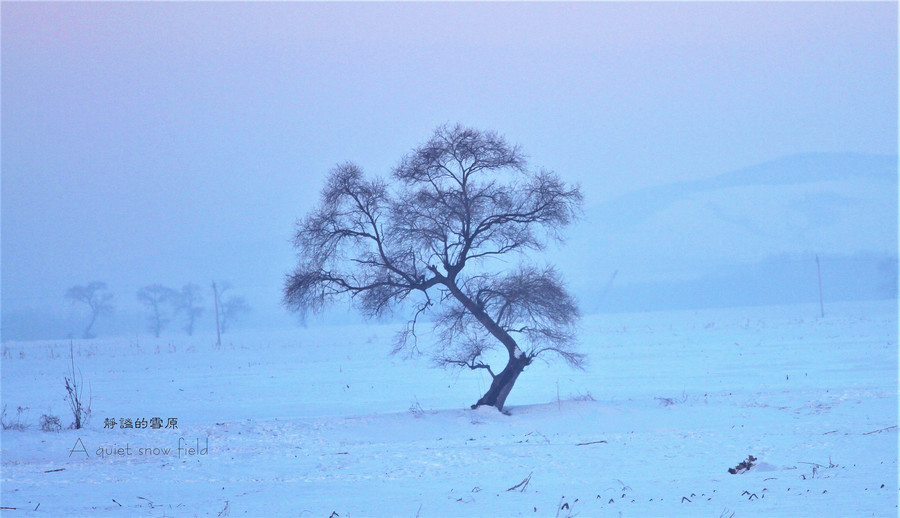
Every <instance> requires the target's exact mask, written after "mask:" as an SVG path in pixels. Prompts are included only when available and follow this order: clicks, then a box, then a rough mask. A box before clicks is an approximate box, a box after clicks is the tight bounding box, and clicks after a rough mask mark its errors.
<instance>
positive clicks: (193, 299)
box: [176, 283, 203, 336]
mask: <svg viewBox="0 0 900 518" xmlns="http://www.w3.org/2000/svg"><path fill="white" fill-rule="evenodd" d="M202 303H203V295H202V294H201V288H200V286H199V285H198V284H193V283H190V284H185V285H184V286H182V287H181V293H180V294H179V297H178V306H177V308H176V311H177V312H179V313H182V314H184V319H185V323H184V327H183V328H182V329H184V332H185V333H187V334H188V335H189V336H192V335H193V334H194V324H195V323H196V322H197V319H198V318H200V315H202V314H203V306H202Z"/></svg>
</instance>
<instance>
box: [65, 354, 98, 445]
mask: <svg viewBox="0 0 900 518" xmlns="http://www.w3.org/2000/svg"><path fill="white" fill-rule="evenodd" d="M69 358H70V359H71V370H70V371H69V376H66V377H65V380H66V401H67V402H68V403H69V409H70V410H71V411H72V417H73V418H74V419H75V420H74V421H73V422H72V424H71V425H70V426H69V428H73V429H75V430H79V429H81V428H83V427H84V425H86V424H87V422H88V420H89V419H90V417H91V401H92V399H93V397H92V396H88V400H87V404H85V401H84V395H83V391H84V380H83V378H82V376H81V371H80V370H79V371H78V381H77V382H76V381H75V351H74V348H73V346H72V343H71V342H69Z"/></svg>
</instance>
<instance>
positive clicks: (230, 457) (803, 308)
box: [0, 301, 900, 518]
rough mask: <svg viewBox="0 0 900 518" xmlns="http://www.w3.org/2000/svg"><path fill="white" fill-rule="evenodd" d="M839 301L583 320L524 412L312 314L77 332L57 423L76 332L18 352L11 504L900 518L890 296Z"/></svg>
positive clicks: (8, 446)
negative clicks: (152, 332) (170, 328)
mask: <svg viewBox="0 0 900 518" xmlns="http://www.w3.org/2000/svg"><path fill="white" fill-rule="evenodd" d="M825 309H826V311H827V314H826V316H825V317H824V318H817V317H818V311H819V308H818V306H817V305H815V306H812V305H797V306H786V307H762V308H745V309H728V310H709V311H684V312H660V313H644V314H616V315H595V316H588V317H586V318H585V319H584V321H583V326H582V335H581V336H582V350H583V351H584V352H586V353H588V355H589V360H590V364H589V365H588V367H587V369H586V370H584V371H572V370H569V369H567V368H566V367H564V366H562V365H546V364H543V363H538V364H535V365H533V366H531V367H529V369H528V370H526V371H525V373H524V374H523V375H522V376H521V377H520V378H519V382H518V384H517V385H516V387H515V389H514V390H513V392H512V393H511V395H510V397H509V400H508V401H507V408H508V410H509V411H510V414H511V415H503V414H500V413H499V412H496V411H494V410H493V409H484V408H482V409H478V410H470V409H468V405H469V404H471V403H472V402H474V401H475V400H476V399H477V398H478V397H479V396H480V395H481V391H482V390H484V389H485V388H486V385H487V381H488V380H487V378H486V374H485V373H483V372H482V371H477V372H469V371H466V372H459V371H441V370H435V369H432V368H430V365H429V361H428V359H427V358H424V357H422V358H414V359H409V360H407V359H403V358H398V357H392V356H390V355H389V354H388V351H389V350H390V343H391V339H392V337H393V333H394V331H395V330H396V326H390V325H368V326H344V327H311V328H308V329H303V328H297V329H291V330H286V331H272V332H265V333H264V332H256V333H253V334H250V333H247V334H240V333H234V334H229V335H226V339H225V340H224V342H225V345H224V346H223V347H221V348H218V349H217V348H216V347H214V345H213V342H214V341H213V340H212V339H211V338H210V337H209V336H203V337H194V338H187V337H184V336H181V335H174V334H173V335H172V336H171V337H163V338H161V339H151V338H148V337H145V336H141V337H136V338H130V339H128V338H126V339H119V340H102V339H100V340H91V341H75V342H74V344H73V350H74V360H75V364H76V368H77V370H78V371H80V373H81V375H82V376H83V380H84V384H85V386H86V387H89V389H88V388H86V390H85V394H86V395H88V393H89V394H90V395H91V396H92V399H91V401H92V411H93V413H92V419H91V421H90V422H89V424H88V426H87V428H85V429H81V430H62V431H60V432H42V431H41V430H40V426H39V424H38V422H39V420H40V418H41V416H42V415H43V414H47V415H56V416H59V417H60V418H61V420H62V421H63V424H64V425H68V424H69V422H71V413H70V412H69V411H68V409H67V404H66V402H65V401H64V397H65V387H64V379H63V378H64V376H65V375H66V373H67V371H68V369H69V361H70V360H69V347H70V344H69V342H68V341H47V342H6V343H4V344H3V346H2V402H3V405H5V406H6V407H7V415H6V416H5V418H4V419H5V421H6V422H7V424H10V423H14V422H15V421H16V420H17V419H18V421H19V422H21V423H22V424H25V425H27V428H26V429H25V430H24V431H20V430H12V429H10V430H4V431H3V432H2V445H0V448H2V502H0V506H2V507H4V510H3V511H2V515H3V516H4V517H6V516H11V517H17V516H54V517H57V516H148V517H163V516H166V517H192V516H214V517H219V516H231V517H235V516H251V517H259V516H290V517H306V516H309V517H323V518H327V517H329V516H332V517H333V516H339V517H341V518H347V517H366V516H371V517H387V516H397V517H410V518H412V517H415V516H420V517H442V516H466V517H469V516H486V517H501V516H538V517H563V516H576V515H578V516H583V517H586V516H591V517H594V516H596V517H604V516H612V517H618V516H626V517H627V516H634V517H653V516H667V517H668V516H690V517H698V516H702V517H712V518H720V517H729V516H734V517H735V518H743V517H746V516H766V517H772V516H785V517H795V516H817V517H818V516H840V517H846V516H853V517H862V516H878V517H884V516H895V515H896V514H897V501H898V491H900V485H898V477H897V473H898V465H897V444H898V442H897V441H898V439H897V402H898V391H897V351H898V348H897V305H896V301H891V302H871V303H847V304H832V305H827V306H826V308H825ZM18 407H27V408H28V409H27V410H25V411H23V412H22V413H21V414H19V415H17V408H18ZM153 417H160V418H162V421H163V425H165V424H167V423H168V420H169V418H175V419H177V429H171V428H169V429H166V428H162V429H153V428H151V427H149V426H148V427H147V428H140V429H121V428H119V424H118V423H120V422H121V420H122V419H123V418H128V419H132V420H140V419H146V420H148V421H149V420H150V419H151V418H153ZM107 419H115V420H116V422H117V426H116V428H115V429H109V428H104V423H105V421H106V420H107ZM182 438H183V440H182ZM179 446H180V447H181V448H183V449H182V450H179V449H178V448H179ZM198 446H199V449H197V448H198ZM191 448H194V450H193V451H191V450H190V449H191ZM748 455H753V456H755V457H757V458H758V461H757V466H756V467H755V468H753V469H751V470H750V471H749V472H747V473H743V474H735V475H733V474H729V473H728V468H731V467H735V466H736V465H737V464H738V463H739V462H741V461H742V460H744V459H746V458H747V456H748ZM11 508H14V509H15V510H12V509H11Z"/></svg>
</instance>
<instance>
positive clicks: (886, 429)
mask: <svg viewBox="0 0 900 518" xmlns="http://www.w3.org/2000/svg"><path fill="white" fill-rule="evenodd" d="M894 428H897V425H894V426H888V427H887V428H882V429H881V430H872V431H871V432H866V433H864V434H863V435H872V434H873V433H881V432H886V431H888V430H893V429H894Z"/></svg>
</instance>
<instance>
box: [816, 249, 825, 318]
mask: <svg viewBox="0 0 900 518" xmlns="http://www.w3.org/2000/svg"><path fill="white" fill-rule="evenodd" d="M816 275H817V276H818V278H819V313H820V314H821V315H822V318H825V303H824V302H823V301H822V266H821V265H820V264H819V254H816Z"/></svg>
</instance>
